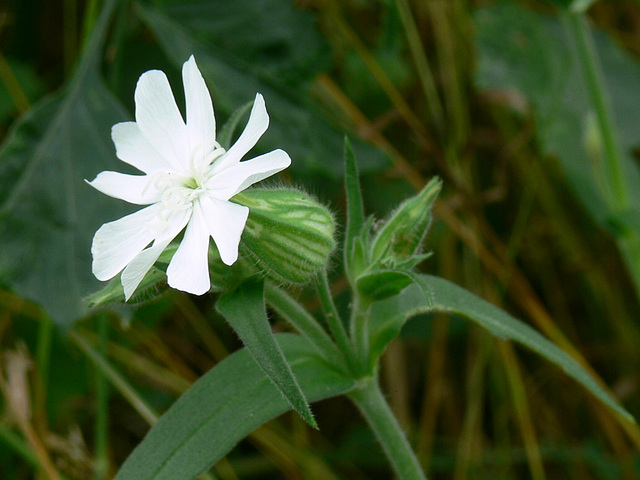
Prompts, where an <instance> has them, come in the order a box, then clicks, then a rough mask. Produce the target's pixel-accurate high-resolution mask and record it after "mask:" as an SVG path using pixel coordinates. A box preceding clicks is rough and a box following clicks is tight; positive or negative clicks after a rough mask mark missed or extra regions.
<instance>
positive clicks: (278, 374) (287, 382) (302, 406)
mask: <svg viewBox="0 0 640 480" xmlns="http://www.w3.org/2000/svg"><path fill="white" fill-rule="evenodd" d="M216 307H217V309H218V310H219V311H220V313H222V315H224V317H225V318H226V319H227V321H228V322H229V323H230V324H231V327H233V329H234V330H235V332H236V333H237V334H238V336H239V337H240V339H241V340H242V343H244V345H245V346H246V347H247V349H248V350H249V352H250V353H251V355H253V358H254V359H255V361H256V363H257V364H258V365H259V366H260V368H261V369H262V371H263V372H264V373H265V375H266V376H267V377H269V379H270V380H271V381H272V382H273V384H274V385H275V386H276V387H277V388H278V390H280V392H281V393H282V395H284V397H285V398H286V399H287V401H288V402H289V403H290V404H291V406H292V407H293V408H294V409H295V410H296V411H297V412H298V413H299V414H300V415H301V416H302V418H304V419H305V420H306V421H307V422H309V424H310V425H311V426H312V427H314V428H318V425H317V424H316V421H315V420H314V418H313V414H312V413H311V409H310V408H309V404H308V403H307V400H306V398H305V396H304V393H303V392H302V390H301V389H300V385H299V384H298V380H297V379H296V377H295V375H294V374H293V372H292V371H291V367H290V366H289V364H288V363H287V360H286V359H285V357H284V355H283V353H282V351H281V350H280V347H279V346H278V343H277V342H276V340H275V337H274V335H273V332H272V331H271V325H270V324H269V319H268V318H267V312H266V308H265V300H264V282H263V281H260V282H255V281H247V282H244V283H243V284H242V285H240V286H239V287H238V288H237V289H236V290H233V291H231V292H227V293H225V294H223V295H222V296H221V297H220V298H219V299H218V303H217V304H216Z"/></svg>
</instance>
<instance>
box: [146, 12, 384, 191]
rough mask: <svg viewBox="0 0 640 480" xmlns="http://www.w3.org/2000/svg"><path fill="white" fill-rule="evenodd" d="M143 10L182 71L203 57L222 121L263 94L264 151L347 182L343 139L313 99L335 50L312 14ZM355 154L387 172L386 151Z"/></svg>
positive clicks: (304, 170)
mask: <svg viewBox="0 0 640 480" xmlns="http://www.w3.org/2000/svg"><path fill="white" fill-rule="evenodd" d="M137 7H138V8H137V12H138V13H139V15H140V17H141V19H142V20H143V21H144V22H145V23H146V24H147V25H148V26H149V28H150V29H151V30H152V31H153V32H154V34H155V36H156V38H157V39H158V41H159V42H160V45H161V47H162V48H163V49H164V51H165V52H166V54H167V57H168V58H169V59H170V60H171V61H173V62H174V64H175V65H176V67H179V66H181V65H182V63H183V62H185V61H186V60H187V59H188V58H189V56H190V55H191V54H194V55H195V57H196V60H197V62H198V66H199V68H200V70H201V71H202V74H203V75H204V77H205V79H206V80H207V84H208V85H209V87H210V88H211V90H212V96H213V101H214V105H215V109H216V115H217V116H218V117H219V118H224V116H227V115H230V114H231V112H233V111H234V110H235V109H236V108H237V106H238V105H244V104H245V103H246V102H247V101H252V100H253V98H254V97H255V95H256V92H260V93H262V94H263V95H264V98H265V101H266V105H267V110H268V112H269V116H270V117H271V123H270V126H269V130H268V131H267V132H266V134H265V135H264V137H263V138H261V139H260V142H259V144H258V148H259V149H261V150H264V151H267V150H272V149H274V148H282V149H283V150H285V151H286V152H287V153H288V154H289V155H290V156H291V158H292V160H293V162H292V165H291V167H290V171H291V172H292V173H293V174H295V175H296V176H303V175H305V174H306V175H309V174H313V175H321V176H324V177H325V178H326V177H327V176H328V177H330V178H333V179H338V178H340V177H341V176H342V164H341V162H340V154H339V152H340V151H341V149H342V135H343V134H342V133H339V132H338V131H337V130H336V129H335V128H333V127H332V126H331V125H330V124H329V123H328V122H327V120H326V119H325V118H324V116H323V114H322V113H321V112H320V111H319V109H318V108H317V107H316V106H315V105H314V104H313V103H312V102H311V101H310V99H309V94H308V90H309V85H310V84H311V82H312V81H313V80H314V78H315V77H316V75H317V74H318V73H319V72H320V71H322V69H323V68H325V67H326V68H329V65H330V62H329V60H330V50H329V48H328V45H327V44H326V41H325V40H324V39H323V37H322V36H321V35H320V33H319V32H318V30H317V28H316V26H315V18H314V17H313V16H312V15H310V14H308V13H307V12H303V11H300V10H297V9H295V8H294V7H293V5H291V4H289V3H287V2H281V1H279V0H237V1H233V2H174V3H172V4H169V5H162V6H159V7H148V6H146V5H144V4H142V3H139V4H137ZM267 19H268V20H267ZM355 148H356V149H357V151H358V153H359V155H362V158H367V160H368V161H367V169H368V170H380V169H382V168H383V167H384V166H386V165H387V162H388V161H387V158H386V157H385V156H384V154H382V153H381V152H380V151H379V150H378V149H376V148H374V147H372V146H370V145H366V144H364V143H362V142H357V144H355Z"/></svg>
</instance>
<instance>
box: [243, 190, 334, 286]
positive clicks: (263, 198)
mask: <svg viewBox="0 0 640 480" xmlns="http://www.w3.org/2000/svg"><path fill="white" fill-rule="evenodd" d="M233 201H234V202H236V203H239V204H241V205H246V206H247V207H249V218H248V220H247V224H246V226H245V228H244V232H243V233H242V239H241V241H240V257H241V258H242V257H245V258H246V259H247V260H249V261H253V262H254V263H255V264H256V266H257V267H258V268H259V269H260V270H262V271H263V272H265V273H266V274H267V276H269V277H271V278H272V279H274V280H276V281H284V282H293V283H305V282H307V281H309V280H311V278H312V277H313V276H314V275H315V274H316V273H317V272H318V271H319V270H321V269H322V268H325V267H326V265H327V262H328V260H329V255H330V254H331V252H332V251H333V249H334V248H335V240H334V238H333V237H334V231H335V223H334V219H333V215H332V214H331V212H330V211H329V210H328V209H327V208H326V207H324V206H323V205H321V204H320V203H318V202H317V201H316V200H314V199H313V198H312V197H310V196H309V195H307V194H305V193H302V192H300V191H298V190H287V189H278V190H267V189H257V188H256V189H252V190H246V191H244V192H242V193H240V194H238V195H236V196H235V197H233Z"/></svg>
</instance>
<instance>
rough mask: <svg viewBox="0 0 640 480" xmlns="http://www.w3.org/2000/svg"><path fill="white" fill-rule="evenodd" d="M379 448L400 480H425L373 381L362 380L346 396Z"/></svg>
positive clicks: (378, 388) (366, 378) (367, 378)
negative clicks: (371, 431) (370, 431)
mask: <svg viewBox="0 0 640 480" xmlns="http://www.w3.org/2000/svg"><path fill="white" fill-rule="evenodd" d="M348 397H349V398H350V399H351V401H353V403H354V404H355V405H356V407H358V409H359V410H360V412H361V413H362V416H363V417H364V418H365V420H366V421H367V423H368V424H369V426H370V427H371V429H372V430H373V432H374V433H375V435H376V438H377V439H378V442H379V443H380V445H381V446H382V449H383V450H384V453H385V454H386V455H387V458H388V459H389V461H390V462H391V465H392V466H393V469H394V470H395V472H396V474H397V475H398V477H399V478H401V479H402V480H427V477H426V476H425V474H424V472H423V471H422V468H421V467H420V463H419V462H418V459H417V457H416V455H415V454H414V453H413V450H411V446H410V445H409V442H408V441H407V438H406V437H405V435H404V432H403V431H402V428H401V427H400V425H399V424H398V421H397V420H396V418H395V416H394V415H393V412H392V411H391V408H390V407H389V405H388V404H387V401H386V400H385V399H384V395H383V394H382V392H381V390H380V386H379V385H378V381H377V379H376V378H375V377H365V378H363V379H362V380H360V382H359V384H358V387H357V388H355V389H354V390H353V391H352V392H350V393H349V394H348Z"/></svg>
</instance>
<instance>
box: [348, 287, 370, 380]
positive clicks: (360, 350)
mask: <svg viewBox="0 0 640 480" xmlns="http://www.w3.org/2000/svg"><path fill="white" fill-rule="evenodd" d="M353 304H354V305H353V309H352V310H351V323H350V325H349V327H350V333H351V339H352V340H353V344H354V346H355V349H356V356H357V358H358V361H359V363H360V367H361V369H362V370H361V371H362V372H367V371H368V370H369V305H368V304H367V305H364V304H363V301H362V299H361V298H360V297H359V296H358V295H357V294H355V295H354V299H353Z"/></svg>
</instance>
